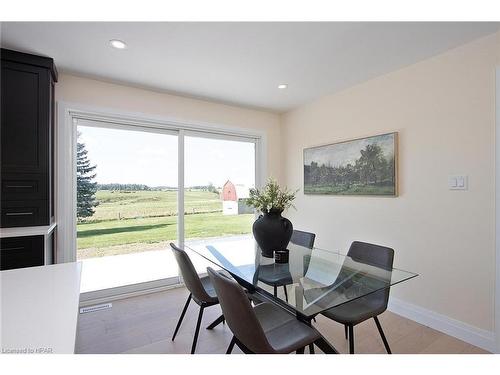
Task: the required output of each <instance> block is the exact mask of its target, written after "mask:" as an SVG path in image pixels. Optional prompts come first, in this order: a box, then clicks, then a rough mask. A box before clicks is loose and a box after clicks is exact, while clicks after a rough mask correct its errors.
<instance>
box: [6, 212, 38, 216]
mask: <svg viewBox="0 0 500 375" xmlns="http://www.w3.org/2000/svg"><path fill="white" fill-rule="evenodd" d="M27 215H33V212H7V213H6V214H5V216H27Z"/></svg>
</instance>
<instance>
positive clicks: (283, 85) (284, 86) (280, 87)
mask: <svg viewBox="0 0 500 375" xmlns="http://www.w3.org/2000/svg"><path fill="white" fill-rule="evenodd" d="M278 88H279V89H281V90H283V89H286V88H288V84H286V83H281V84H279V85H278Z"/></svg>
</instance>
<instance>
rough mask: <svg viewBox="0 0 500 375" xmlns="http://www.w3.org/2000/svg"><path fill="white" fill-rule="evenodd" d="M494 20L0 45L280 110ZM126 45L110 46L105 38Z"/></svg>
mask: <svg viewBox="0 0 500 375" xmlns="http://www.w3.org/2000/svg"><path fill="white" fill-rule="evenodd" d="M499 25H500V24H499V23H470V22H469V23H466V22H464V23H460V22H452V23H450V22H439V23H428V22H425V23H400V22H398V23H389V22H387V23H386V22H381V23H368V22H353V23H342V22H323V23H319V22H318V23H306V22H298V23H279V22H273V23H189V22H186V23H174V22H161V23H145V22H130V23H122V22H103V23H94V22H93V23H87V22H80V23H70V22H49V23H41V22H4V23H2V28H1V31H2V33H1V41H2V46H3V47H6V48H12V49H17V50H20V51H26V52H31V53H35V54H41V55H46V56H50V57H53V58H54V60H55V62H56V65H57V67H58V69H59V70H60V71H63V72H67V73H75V74H78V75H84V76H88V77H94V78H98V79H104V80H106V81H113V82H120V83H125V84H128V85H133V86H138V87H144V88H149V89H153V90H159V91H166V92H171V93H176V94H180V95H185V96H190V97H195V98H204V99H209V100H214V101H219V102H224V103H231V104H237V105H242V106H247V107H253V108H260V109H266V110H270V111H275V112H284V111H287V110H290V109H292V108H294V107H296V106H299V105H301V104H304V103H307V102H309V101H311V100H314V99H315V98H318V97H321V96H323V95H326V94H330V93H335V92H338V91H340V90H343V89H345V88H347V87H350V86H353V85H355V84H357V83H360V82H363V81H366V80H368V79H371V78H374V77H376V76H379V75H382V74H385V73H388V72H390V71H393V70H396V69H399V68H402V67H404V66H407V65H410V64H413V63H415V62H417V61H421V60H424V59H426V58H429V57H431V56H433V55H436V54H439V53H441V52H443V51H446V50H448V49H451V48H454V47H456V46H459V45H461V44H464V43H467V42H469V41H471V40H473V39H476V38H479V37H481V36H484V35H487V34H490V33H493V32H495V31H497V30H498V28H499ZM113 38H116V39H121V40H123V41H125V42H126V43H127V45H128V48H127V49H125V50H117V49H113V48H111V47H110V45H109V40H110V39H113ZM280 83H287V84H288V85H289V86H288V89H285V90H279V89H278V88H277V86H278V84H280Z"/></svg>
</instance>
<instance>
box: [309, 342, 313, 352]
mask: <svg viewBox="0 0 500 375" xmlns="http://www.w3.org/2000/svg"><path fill="white" fill-rule="evenodd" d="M309 354H314V344H309Z"/></svg>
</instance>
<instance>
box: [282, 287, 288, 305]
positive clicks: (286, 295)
mask: <svg viewBox="0 0 500 375" xmlns="http://www.w3.org/2000/svg"><path fill="white" fill-rule="evenodd" d="M283 290H284V291H285V300H286V301H287V302H288V293H287V291H286V285H283Z"/></svg>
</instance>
